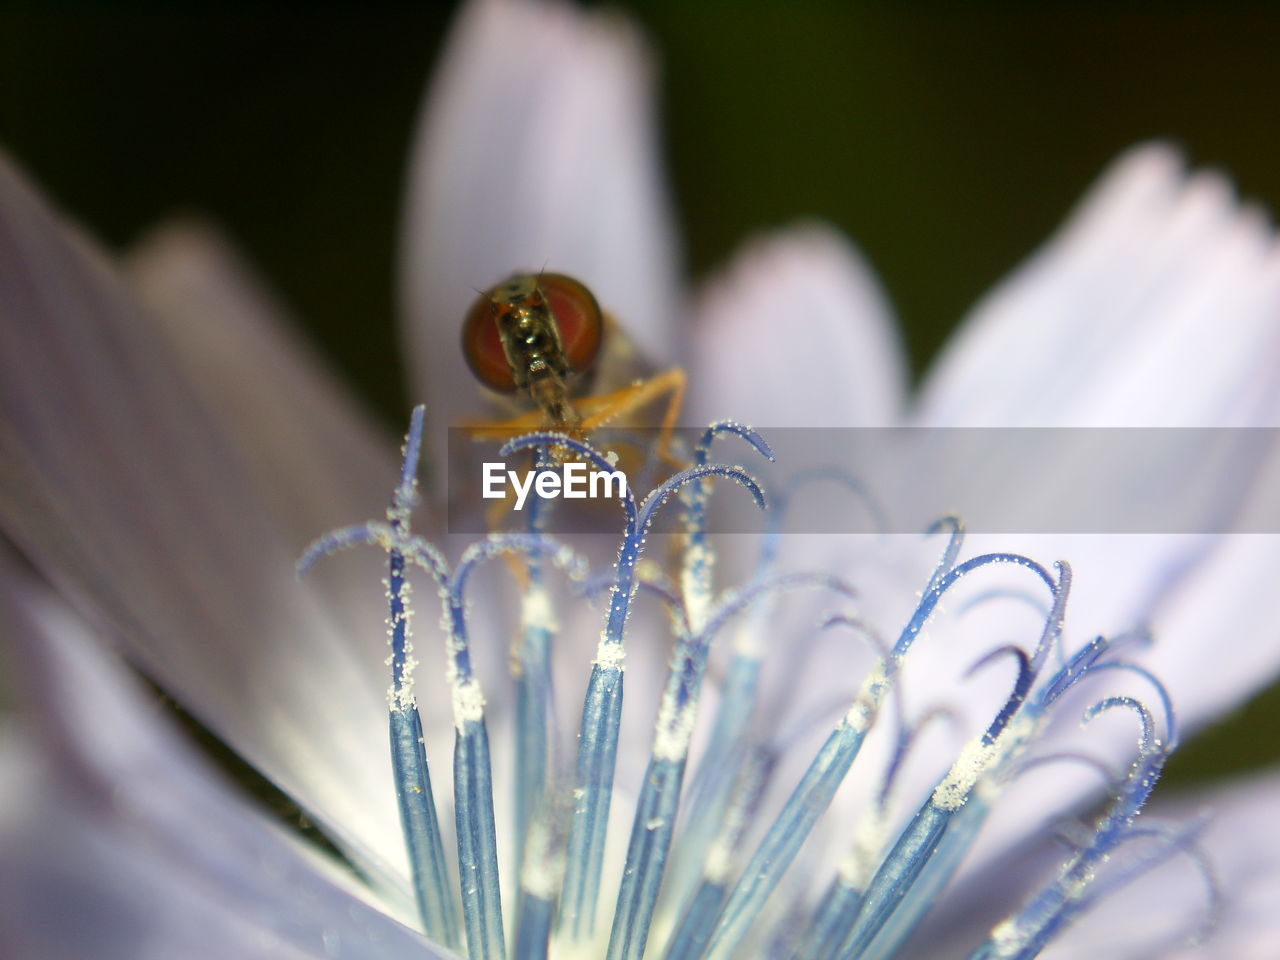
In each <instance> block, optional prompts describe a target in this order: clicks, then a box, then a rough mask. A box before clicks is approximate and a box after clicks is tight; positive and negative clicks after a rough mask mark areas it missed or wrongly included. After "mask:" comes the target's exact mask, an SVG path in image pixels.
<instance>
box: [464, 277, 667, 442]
mask: <svg viewBox="0 0 1280 960" xmlns="http://www.w3.org/2000/svg"><path fill="white" fill-rule="evenodd" d="M462 352H463V355H464V356H465V357H466V360H467V364H468V366H470V368H471V371H472V373H474V374H475V376H476V378H477V379H478V380H479V381H480V382H481V383H482V384H483V385H484V386H486V387H488V388H489V389H490V390H493V391H495V392H496V393H498V394H503V395H506V396H516V397H522V398H524V399H526V400H528V401H529V402H530V403H531V404H532V406H533V407H534V408H535V409H534V410H532V411H531V412H527V413H524V414H522V415H520V416H517V417H515V418H514V419H511V420H509V421H507V422H505V423H499V424H492V423H490V424H474V423H473V424H469V425H468V428H469V430H470V432H471V433H472V434H473V436H475V437H477V438H502V437H510V436H514V435H517V434H519V433H525V432H528V431H531V430H537V429H551V430H555V431H558V432H561V433H566V434H568V435H569V436H571V437H573V438H575V439H579V440H582V439H586V438H587V435H588V434H589V433H590V432H591V431H593V430H596V429H597V428H599V427H602V426H605V425H606V424H609V423H611V422H614V421H617V420H623V419H627V418H632V417H634V416H635V414H636V413H637V412H638V411H640V410H642V409H644V408H646V407H649V406H651V405H653V404H654V403H655V402H656V401H658V400H660V399H661V398H663V397H664V396H665V397H666V398H667V405H666V410H665V412H664V414H663V417H662V421H661V427H662V432H661V439H660V441H659V445H658V454H659V456H661V457H662V458H663V459H664V460H667V461H668V462H669V463H673V464H674V463H675V462H676V461H675V460H674V458H673V457H672V456H671V454H670V451H669V443H670V436H671V432H672V430H673V429H674V427H675V425H676V418H677V417H678V416H679V413H680V405H681V402H682V401H683V398H684V389H685V376H684V371H683V370H681V369H679V368H678V367H673V368H672V369H670V370H666V371H664V372H661V373H658V374H656V375H653V376H648V377H645V376H639V375H638V374H641V373H642V372H643V370H644V368H643V366H642V364H641V361H640V359H639V358H638V356H637V355H636V353H635V351H634V349H632V348H631V345H630V343H629V341H627V339H626V337H625V336H624V335H623V334H622V331H621V330H619V329H618V327H617V325H616V324H615V323H614V322H613V320H612V318H610V317H609V316H608V315H607V314H606V313H605V312H604V311H602V310H601V309H600V305H599V303H597V302H596V298H595V296H594V295H593V294H592V293H591V291H590V290H588V289H587V287H586V286H584V285H583V284H582V283H580V282H578V281H577V280H575V279H573V278H572V277H568V276H565V275H564V274H561V273H538V274H526V273H520V274H513V275H512V276H510V277H508V278H507V279H505V280H503V281H502V282H501V283H499V284H498V285H497V286H495V287H492V288H491V289H489V290H487V291H485V292H484V293H481V294H480V296H479V297H478V298H477V299H476V300H475V302H474V303H473V304H472V306H471V309H470V310H468V311H467V315H466V319H465V320H464V321H463V325H462ZM618 383H622V384H623V385H622V386H618V387H616V388H615V389H612V390H608V392H603V393H592V392H591V389H592V388H593V387H606V388H607V387H610V386H612V385H614V384H618Z"/></svg>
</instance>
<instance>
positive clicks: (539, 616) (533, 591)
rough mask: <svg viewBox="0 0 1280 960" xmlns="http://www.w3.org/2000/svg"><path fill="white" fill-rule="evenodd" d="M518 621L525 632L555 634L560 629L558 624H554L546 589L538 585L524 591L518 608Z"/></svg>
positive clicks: (552, 611)
mask: <svg viewBox="0 0 1280 960" xmlns="http://www.w3.org/2000/svg"><path fill="white" fill-rule="evenodd" d="M520 619H521V622H522V623H523V624H524V627H525V629H526V630H545V631H546V632H547V633H555V632H556V631H557V630H559V629H560V624H559V623H557V622H556V614H555V609H554V607H553V606H552V603H551V596H550V595H549V594H548V593H547V590H546V588H545V587H542V586H540V585H533V586H530V587H529V589H528V590H526V591H525V594H524V599H523V601H522V603H521V607H520Z"/></svg>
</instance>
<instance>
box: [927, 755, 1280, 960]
mask: <svg viewBox="0 0 1280 960" xmlns="http://www.w3.org/2000/svg"><path fill="white" fill-rule="evenodd" d="M1277 809H1280V774H1277V773H1276V772H1274V771H1273V772H1270V773H1268V774H1263V775H1260V776H1256V777H1253V778H1251V779H1248V780H1243V781H1239V782H1234V783H1230V784H1224V785H1220V786H1216V787H1213V788H1212V789H1204V790H1200V791H1198V792H1195V793H1192V794H1182V795H1178V796H1175V797H1172V798H1170V799H1167V800H1166V799H1158V800H1156V801H1155V802H1153V803H1152V804H1151V805H1150V806H1149V807H1148V808H1147V809H1146V810H1145V811H1144V812H1143V813H1142V815H1141V816H1140V817H1139V818H1138V821H1137V825H1138V826H1140V827H1142V826H1155V825H1157V824H1162V825H1165V826H1174V827H1177V826H1185V825H1188V824H1190V823H1191V822H1192V821H1193V820H1195V819H1197V818H1199V817H1203V816H1206V815H1207V816H1208V817H1209V818H1210V819H1209V825H1208V828H1207V830H1206V831H1205V832H1204V833H1203V834H1202V835H1201V837H1200V838H1199V841H1198V844H1197V846H1198V849H1199V850H1200V851H1201V852H1202V854H1203V855H1204V857H1205V859H1206V860H1207V862H1208V864H1209V867H1210V869H1211V871H1212V873H1213V876H1214V879H1215V880H1216V882H1217V886H1218V889H1219V891H1220V894H1221V910H1220V915H1219V917H1218V924H1217V927H1216V929H1215V930H1214V932H1212V933H1211V934H1210V935H1209V937H1208V938H1207V940H1206V942H1205V943H1204V945H1203V946H1202V947H1199V948H1196V947H1193V946H1191V945H1190V944H1188V943H1187V942H1186V938H1187V937H1188V936H1189V935H1190V934H1192V933H1194V932H1196V930H1197V928H1198V927H1199V926H1200V925H1201V924H1202V923H1203V921H1204V920H1205V919H1206V917H1207V916H1208V914H1209V911H1210V897H1209V893H1208V886H1207V884H1206V881H1205V877H1204V876H1203V874H1202V873H1201V872H1199V871H1198V869H1197V868H1196V867H1195V864H1194V861H1193V860H1192V859H1190V858H1189V857H1187V856H1185V855H1183V854H1176V855H1174V856H1173V857H1172V858H1171V859H1169V860H1167V861H1165V862H1164V863H1162V864H1160V865H1158V866H1157V867H1156V868H1155V869H1154V870H1152V871H1150V872H1149V873H1147V874H1146V875H1144V876H1142V877H1139V878H1138V879H1136V880H1134V881H1133V883H1132V884H1131V885H1128V886H1125V887H1121V888H1119V889H1118V890H1115V891H1114V892H1112V893H1111V894H1109V895H1108V896H1107V897H1105V898H1104V899H1103V900H1101V902H1100V903H1099V904H1098V905H1097V906H1096V907H1095V908H1094V909H1092V910H1090V911H1088V912H1086V913H1085V914H1084V915H1083V916H1082V917H1080V919H1079V922H1078V924H1077V925H1075V926H1072V927H1068V928H1067V929H1066V930H1064V931H1063V932H1062V933H1060V934H1059V936H1058V937H1057V939H1055V940H1054V942H1053V943H1051V944H1050V945H1049V947H1048V948H1047V949H1046V950H1045V951H1044V953H1043V954H1042V956H1043V957H1044V958H1045V960H1070V958H1076V957H1081V958H1084V957H1098V956H1103V957H1135V958H1138V957H1141V958H1147V957H1151V958H1155V957H1160V958H1162V960H1182V958H1184V957H1185V958H1186V960H1192V958H1202V960H1208V958H1223V960H1264V958H1271V957H1274V956H1275V955H1276V949H1277V947H1278V946H1280V916H1278V915H1277V914H1276V911H1275V909H1274V907H1275V904H1276V902H1277V898H1278V897H1280V843H1278V842H1277V835H1276V831H1275V830H1274V829H1273V827H1274V818H1275V811H1276V810H1277ZM1147 849H1150V848H1147ZM1142 852H1143V849H1142V848H1141V846H1140V844H1138V843H1135V844H1134V846H1132V847H1122V848H1120V851H1119V852H1118V853H1117V854H1116V855H1115V856H1114V857H1113V861H1114V863H1115V864H1117V865H1120V866H1123V864H1124V863H1125V862H1132V861H1131V860H1128V858H1129V857H1130V855H1138V854H1141V853H1142ZM1064 856H1065V850H1064V847H1063V846H1062V844H1061V843H1060V842H1059V841H1056V840H1051V839H1050V838H1049V836H1048V834H1045V835H1043V836H1042V837H1041V838H1039V839H1035V840H1032V841H1029V842H1028V843H1027V844H1025V845H1023V846H1022V847H1021V848H1019V849H1018V851H1017V852H1016V854H1014V855H1012V856H1006V857H1005V858H1004V859H1002V860H1000V861H997V862H995V863H993V864H991V865H989V866H988V868H987V869H986V870H985V871H984V872H981V873H977V874H970V875H965V876H961V877H960V878H959V880H958V882H957V883H955V884H953V886H952V887H951V888H950V889H949V890H948V892H947V895H946V899H945V901H944V902H943V903H941V904H939V907H938V909H937V910H936V911H934V912H933V913H932V914H931V915H930V916H929V917H928V918H927V919H926V921H925V923H924V925H923V928H922V929H921V930H920V931H919V933H918V935H917V936H916V937H915V938H914V939H913V940H912V942H911V947H912V948H913V949H912V951H911V955H912V956H920V957H922V958H929V960H933V958H935V957H936V958H938V960H941V958H945V957H953V956H955V955H956V950H957V945H964V946H966V947H968V946H970V945H973V944H976V943H978V942H980V941H981V940H983V939H984V938H985V936H986V934H987V932H988V930H990V928H991V927H992V926H994V925H995V924H996V923H998V922H999V921H1000V920H1001V919H1002V918H1004V917H1006V916H1008V915H1009V914H1010V912H1011V911H1013V910H1015V909H1017V908H1018V907H1020V906H1022V905H1023V904H1024V903H1025V902H1026V901H1027V900H1028V898H1029V897H1031V896H1032V895H1034V892H1035V891H1037V890H1039V889H1040V888H1041V887H1042V885H1043V884H1044V883H1046V882H1048V881H1049V880H1050V879H1051V878H1052V877H1053V876H1054V874H1055V872H1056V871H1057V870H1058V869H1059V868H1060V866H1061V864H1062V861H1063V859H1064Z"/></svg>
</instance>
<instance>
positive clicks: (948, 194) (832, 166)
mask: <svg viewBox="0 0 1280 960" xmlns="http://www.w3.org/2000/svg"><path fill="white" fill-rule="evenodd" d="M451 6H452V5H450V4H432V3H419V4H376V3H375V4H368V3H363V4H356V3H329V4H321V5H319V6H316V5H250V4H232V5H225V4H198V3H187V4H177V5H174V4H165V5H161V4H158V3H136V2H131V3H115V4H106V3H96V4H93V3H40V4H34V3H27V2H9V3H7V4H6V5H4V6H0V140H3V142H4V143H5V144H6V145H7V146H8V147H9V148H10V149H11V150H13V151H14V152H15V153H16V154H17V156H18V158H19V160H20V161H21V162H22V163H23V164H24V165H25V166H26V167H28V169H29V170H30V171H32V172H33V174H34V175H35V176H36V177H37V178H38V179H40V180H41V181H42V182H43V183H44V185H45V186H46V188H47V189H48V190H49V191H50V192H51V193H52V194H53V195H54V196H55V198H56V199H57V200H58V201H59V203H60V204H61V205H62V206H63V207H64V208H65V209H66V210H68V211H69V212H72V213H73V214H74V215H75V216H76V217H77V218H79V219H81V220H82V221H84V222H85V223H86V224H87V225H88V226H89V227H90V228H91V229H92V230H93V231H94V232H96V233H97V234H98V236H99V237H100V238H102V239H103V240H104V241H105V242H107V243H108V244H109V245H111V246H114V247H124V246H126V245H127V244H128V243H129V242H130V241H132V240H133V239H135V238H136V237H137V236H138V235H139V234H140V232H142V231H143V230H144V229H145V228H146V227H147V225H148V224H150V223H153V222H154V221H156V220H157V219H159V218H161V217H163V216H165V215H168V214H172V213H175V212H180V211H199V212H203V213H205V214H208V215H211V216H212V217H214V218H216V219H217V220H218V221H219V222H221V224H222V225H223V226H224V227H225V228H226V229H227V230H228V231H229V232H230V234H231V235H232V236H233V237H234V238H235V240H236V241H237V242H238V243H239V244H240V245H241V246H242V247H243V249H244V250H245V251H246V252H247V254H248V255H249V256H250V257H251V258H252V260H253V261H254V262H255V263H256V264H257V265H258V266H259V268H260V269H261V271H262V272H263V273H264V274H265V275H266V276H267V277H269V278H271V280H272V281H273V283H274V284H275V286H276V289H277V291H278V292H279V293H280V294H281V295H282V297H283V298H284V299H285V301H286V302H287V303H288V304H290V305H291V307H292V308H293V309H294V310H295V312H296V315H297V317H298V319H299V321H300V322H303V323H305V324H306V326H307V328H308V329H309V330H311V331H312V333H313V335H314V337H315V339H316V340H317V342H318V343H320V344H321V346H322V348H323V349H324V350H325V351H326V352H327V354H328V355H329V357H330V359H331V360H332V362H333V363H334V364H335V365H336V366H337V367H338V368H339V369H340V370H341V371H342V372H343V373H345V374H346V375H347V376H348V377H349V378H350V379H351V380H352V381H353V382H354V383H355V384H357V387H358V389H359V390H360V391H361V392H362V393H363V394H364V396H365V397H366V398H367V400H368V401H369V402H370V404H371V405H372V406H373V408H374V409H375V411H376V412H377V413H378V414H379V415H381V416H382V417H383V418H384V419H385V420H386V422H387V423H388V425H389V427H390V428H391V429H393V430H396V431H398V430H399V429H400V422H401V420H402V412H403V410H404V409H405V408H406V406H407V401H406V399H405V397H404V395H403V382H402V379H401V374H400V370H399V367H398V363H397V351H396V348H395V341H394V335H393V330H392V317H393V314H394V307H393V303H392V292H393V289H394V287H393V277H392V270H393V265H394V242H395V237H396V234H397V230H398V221H397V208H398V202H399V196H400V189H401V182H402V179H403V173H404V163H405V156H406V150H407V145H408V142H409V137H410V133H411V129H412V123H413V120H414V117H415V115H416V111H417V108H418V103H419V99H420V96H421V94H422V91H423V88H424V83H425V80H426V77H427V75H428V71H429V68H430V65H431V62H432V59H433V57H434V55H435V53H436V51H437V49H438V47H439V44H440V42H441V38H442V31H443V29H444V26H445V25H446V23H447V22H448V19H449V14H450V12H451ZM630 6H631V7H632V13H633V14H634V15H635V16H636V17H638V18H639V19H640V21H641V22H642V23H643V24H644V27H645V28H646V30H647V31H648V32H649V34H650V36H651V37H652V39H653V43H654V46H655V48H656V49H657V51H658V52H659V54H660V58H661V62H662V68H663V77H664V85H663V90H662V108H663V114H662V116H663V127H664V130H665V135H666V155H667V158H668V164H669V169H670V174H671V178H672V182H673V186H674V191H675V195H676V201H677V204H678V208H679V212H680V215H681V218H682V223H683V227H684V236H685V242H686V253H687V262H688V264H689V269H690V272H691V275H692V276H694V277H696V276H699V275H702V274H704V273H705V272H706V271H707V270H708V269H710V268H711V267H712V266H713V265H715V264H716V263H718V262H721V261H723V260H724V259H725V258H726V257H727V256H728V255H729V254H730V252H731V251H732V250H733V248H734V245H735V243H736V242H737V241H738V240H739V239H740V238H742V237H743V236H744V235H745V234H746V233H748V232H750V231H752V230H756V229H760V228H766V227H769V226H772V225H777V224H779V223H783V222H786V221H788V220H791V219H794V218H796V217H798V216H801V215H815V214H816V215H821V216H823V217H825V218H827V219H829V220H831V221H833V222H835V223H836V224H838V225H839V226H841V227H842V228H844V229H845V230H846V231H848V232H849V233H850V234H851V235H853V236H854V237H856V239H857V240H858V242H859V243H860V244H861V246H862V247H863V249H864V250H865V251H866V253H867V254H868V255H869V257H870V258H871V260H872V261H873V263H874V264H875V265H876V267H877V268H878V270H879V271H880V274H881V276H882V277H883V278H884V281H885V284H886V286H887V288H888V290H889V292H890V295H891V296H892V298H893V300H894V302H895V305H896V307H897V309H898V311H899V314H900V316H901V317H902V319H903V322H904V324H905V329H906V336H907V340H908V344H909V347H910V350H911V353H912V361H913V364H914V368H915V370H916V372H917V373H919V371H920V370H921V369H923V366H924V365H925V364H926V363H927V361H928V360H929V358H930V357H931V356H932V355H933V353H934V352H935V351H936V349H937V348H938V346H939V344H940V343H941V341H942V339H943V337H944V336H945V334H946V332H947V331H948V330H949V329H950V328H951V327H952V325H953V324H954V323H955V322H956V321H957V320H958V319H959V318H960V317H961V316H962V315H963V313H964V311H965V310H966V308H967V306H968V305H969V304H970V303H971V302H972V301H973V300H974V299H975V298H976V297H977V296H978V295H979V294H980V293H981V292H982V291H983V290H984V289H986V288H987V287H988V286H989V285H990V284H992V283H993V282H994V281H995V280H996V279H997V278H999V277H1000V276H1001V275H1002V274H1003V273H1004V272H1005V271H1007V270H1008V269H1009V268H1011V267H1012V266H1013V265H1014V264H1016V263H1017V262H1018V261H1019V259H1020V258H1022V257H1023V256H1024V255H1025V254H1026V253H1028V252H1029V251H1030V250H1031V249H1032V247H1033V246H1034V245H1035V244H1036V243H1037V242H1039V241H1040V240H1041V239H1042V238H1043V237H1044V236H1045V235H1046V234H1047V233H1048V232H1049V231H1050V230H1051V229H1052V228H1053V226H1054V225H1055V224H1056V223H1057V222H1058V221H1059V219H1060V218H1061V217H1062V216H1063V215H1064V214H1065V213H1066V211H1067V209H1068V208H1069V207H1070V205H1071V203H1072V202H1073V200H1074V199H1075V198H1076V197H1077V196H1078V195H1079V194H1080V192H1081V191H1082V190H1083V188H1084V187H1085V186H1086V185H1087V184H1088V183H1089V181H1090V180H1091V179H1092V178H1093V176H1094V175H1095V174H1096V173H1097V172H1098V171H1099V170H1100V169H1101V168H1102V166H1103V165H1104V164H1105V163H1106V162H1107V161H1108V160H1109V159H1110V158H1111V157H1113V156H1114V155H1115V154H1116V153H1117V152H1119V151H1120V150H1122V149H1123V148H1124V147H1126V146H1128V145H1130V144H1132V143H1134V142H1136V141H1139V140H1143V139H1147V138H1151V137H1162V138H1169V139H1173V140H1175V141H1177V142H1178V143H1180V144H1181V145H1183V147H1184V149H1185V150H1186V151H1187V153H1188V154H1189V156H1190V157H1191V158H1192V159H1193V160H1194V161H1195V162H1196V163H1198V164H1209V165H1214V166H1220V167H1222V168H1224V169H1226V170H1228V171H1230V173H1231V174H1232V176H1233V178H1234V179H1235V181H1236V182H1237V183H1238V184H1239V185H1240V187H1241V190H1242V192H1243V193H1244V194H1246V195H1247V196H1249V197H1252V198H1255V199H1257V200H1258V201H1260V202H1261V203H1262V204H1263V205H1264V206H1266V207H1268V208H1270V209H1272V210H1274V209H1275V208H1276V206H1277V204H1280V134H1278V133H1277V131H1278V129H1280V128H1278V127H1277V123H1276V120H1277V104H1278V103H1280V96H1278V95H1280V80H1278V79H1277V55H1276V48H1275V41H1276V37H1277V36H1280V12H1276V11H1275V10H1274V8H1272V7H1269V6H1267V5H1258V6H1227V7H1223V6H1222V5H1220V4H1215V5H1212V6H1210V5H1208V4H1173V5H1170V4H1132V3H1130V4H1115V3H1109V4H1091V3H1072V4H1066V3H1063V4H1039V5H1035V6H1034V7H1032V6H1031V5H1028V7H1027V8H1024V7H1023V6H1022V5H1019V4H1014V3H1009V4H998V3H989V2H988V3H982V2H974V3H968V4H964V5H962V6H961V5H947V4H937V3H934V4H912V5H906V4H902V5H899V4H890V3H870V4H861V5H856V6H855V5H853V4H841V3H835V2H830V3H818V2H808V3H788V4H785V5H784V4H781V3H764V2H749V0H748V2H736V3H729V2H725V3H703V4H693V5H691V4H688V3H679V2H677V0H660V2H654V3H647V4H640V3H633V4H631V5H630ZM690 7H692V9H690ZM1261 642H1280V639H1278V638H1265V640H1264V641H1261ZM1278 727H1280V692H1277V691H1276V690H1273V692H1272V693H1271V694H1268V695H1266V696H1264V697H1263V698H1260V699H1259V700H1258V701H1255V703H1254V704H1252V705H1251V706H1250V707H1249V708H1247V709H1246V710H1245V711H1244V712H1243V713H1241V714H1240V715H1238V716H1237V717H1236V718H1235V719H1233V720H1232V721H1230V722H1229V723H1227V724H1226V725H1224V726H1222V727H1219V728H1218V729H1217V731H1216V732H1214V733H1211V734H1210V735H1209V736H1208V737H1202V738H1201V739H1200V740H1199V741H1198V742H1196V743H1194V744H1192V745H1191V746H1189V747H1188V748H1186V749H1184V751H1182V753H1180V754H1179V756H1178V758H1177V759H1176V760H1175V762H1174V764H1173V767H1172V768H1171V771H1170V773H1171V776H1172V777H1173V778H1174V779H1175V780H1182V781H1183V782H1186V781H1188V780H1191V779H1196V778H1201V777H1206V776H1210V775H1215V774H1218V773H1221V772H1224V771H1227V770H1231V769H1236V768H1238V767H1240V766H1242V765H1254V764H1259V763H1263V762H1267V761H1272V760H1274V759H1275V756H1276V747H1275V746H1274V739H1275V738H1274V736H1273V735H1272V734H1274V732H1275V731H1276V730H1277V728H1278Z"/></svg>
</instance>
